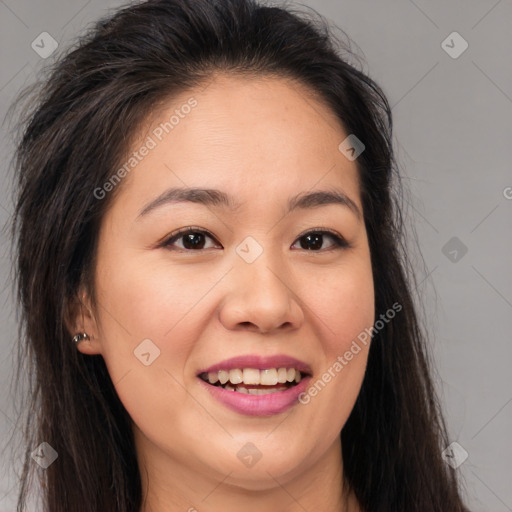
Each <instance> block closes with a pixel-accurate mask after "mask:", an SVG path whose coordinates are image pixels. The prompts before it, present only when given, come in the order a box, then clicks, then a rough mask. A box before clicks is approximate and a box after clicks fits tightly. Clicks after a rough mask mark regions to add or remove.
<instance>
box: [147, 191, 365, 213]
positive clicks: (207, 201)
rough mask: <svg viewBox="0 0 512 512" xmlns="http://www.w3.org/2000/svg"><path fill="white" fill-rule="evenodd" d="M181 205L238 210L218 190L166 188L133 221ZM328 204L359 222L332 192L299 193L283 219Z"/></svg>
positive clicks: (344, 197)
mask: <svg viewBox="0 0 512 512" xmlns="http://www.w3.org/2000/svg"><path fill="white" fill-rule="evenodd" d="M184 202H189V203H197V204H202V205H204V206H209V207H212V208H224V209H229V210H231V211H232V212H234V211H236V210H237V209H238V208H240V207H241V206H242V204H241V203H237V202H235V201H234V199H233V198H232V197H231V196H230V195H228V194H226V193H225V192H223V191H222V190H218V189H211V188H208V189H205V188H170V189H168V190H166V191H165V192H163V193H162V194H161V195H159V196H158V197H157V198H156V199H154V200H152V201H150V202H149V203H148V204H146V205H145V206H144V208H142V210H141V211H140V213H139V215H138V216H137V219H140V218H141V217H144V216H145V215H147V214H148V213H149V212H151V211H153V210H155V209H157V208H159V207H161V206H163V205H167V204H174V203H184ZM331 204H338V205H341V206H344V207H347V208H349V209H350V210H351V211H352V213H354V214H355V215H356V217H357V218H358V219H361V218H362V214H361V211H360V209H359V208H358V206H357V205H356V204H355V202H354V201H352V199H350V197H348V196H347V195H346V194H344V193H343V192H341V191H340V190H336V189H331V190H315V191H313V192H302V193H299V194H297V195H295V196H293V197H291V198H289V200H288V205H287V210H286V212H285V215H286V214H288V213H290V212H292V211H294V210H306V209H313V208H318V207H320V206H326V205H331Z"/></svg>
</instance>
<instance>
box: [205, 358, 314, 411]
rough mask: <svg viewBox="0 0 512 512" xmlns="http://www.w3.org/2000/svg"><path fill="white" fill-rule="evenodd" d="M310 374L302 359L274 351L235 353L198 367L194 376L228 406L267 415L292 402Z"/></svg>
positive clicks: (280, 409)
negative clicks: (206, 365) (202, 367)
mask: <svg viewBox="0 0 512 512" xmlns="http://www.w3.org/2000/svg"><path fill="white" fill-rule="evenodd" d="M311 374H312V372H311V368H310V366H309V365H308V364H307V363H305V362H304V361H300V360H298V359H295V358H293V357H289V356H285V355H277V356H272V357H261V356H239V357H234V358H231V359H228V360H225V361H222V362H220V363H217V364H215V365H212V366H209V367H208V368H204V369H202V370H200V371H199V372H198V374H197V376H198V377H199V378H200V379H201V382H203V383H204V384H205V385H206V386H207V389H208V390H209V391H210V393H211V394H212V396H214V397H215V398H217V399H218V400H220V401H221V402H222V403H224V404H225V405H227V406H228V407H230V408H231V409H233V410H236V411H237V412H240V413H242V414H251V415H254V414H256V415H268V414H276V413H278V412H282V411H283V410H285V409H286V408H288V407H290V406H291V405H293V404H294V403H295V402H296V398H297V396H298V394H299V393H300V392H301V391H302V390H303V388H304V386H305V385H306V381H309V380H310V377H311Z"/></svg>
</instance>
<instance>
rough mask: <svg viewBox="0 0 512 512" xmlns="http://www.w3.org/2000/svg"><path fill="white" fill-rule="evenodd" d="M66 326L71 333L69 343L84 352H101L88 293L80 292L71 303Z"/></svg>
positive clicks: (93, 353)
mask: <svg viewBox="0 0 512 512" xmlns="http://www.w3.org/2000/svg"><path fill="white" fill-rule="evenodd" d="M80 297H81V298H80ZM66 327H67V329H68V331H69V333H70V337H69V343H71V344H73V345H75V346H76V348H77V350H79V351H80V352H81V353H82V354H88V355H95V354H101V343H100V341H99V337H98V328H97V322H96V320H95V318H94V315H93V313H92V310H91V308H90V304H89V300H88V297H87V294H86V293H84V292H82V293H80V295H79V296H78V297H77V298H76V300H75V301H74V302H73V303H72V304H70V305H69V307H68V313H67V315H66Z"/></svg>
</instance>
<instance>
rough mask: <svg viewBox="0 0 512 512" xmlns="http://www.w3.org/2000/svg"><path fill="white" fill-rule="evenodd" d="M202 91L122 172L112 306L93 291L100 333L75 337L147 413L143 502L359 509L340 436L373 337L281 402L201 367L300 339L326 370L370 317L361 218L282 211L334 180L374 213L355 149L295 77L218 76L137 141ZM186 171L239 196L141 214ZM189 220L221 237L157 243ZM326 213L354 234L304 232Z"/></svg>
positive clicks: (110, 238) (338, 211) (112, 237)
mask: <svg viewBox="0 0 512 512" xmlns="http://www.w3.org/2000/svg"><path fill="white" fill-rule="evenodd" d="M191 97H193V98H195V100H197V106H195V107H194V108H193V109H191V111H190V113H189V114H188V115H186V116H184V117H183V118H182V119H180V121H179V124H178V125H176V126H175V127H174V129H173V130H172V131H170V132H169V133H168V134H165V136H164V137H163V138H162V140H161V141H157V142H158V144H157V146H156V147H155V148H153V149H151V150H150V151H149V152H148V154H147V156H145V157H144V159H143V160H142V161H140V162H139V163H138V165H137V166H136V167H134V168H133V169H132V170H131V172H130V173H129V175H127V177H126V178H124V180H123V183H122V189H121V190H120V191H119V192H120V193H119V196H118V197H117V198H116V200H115V201H114V203H113V205H112V207H111V208H110V209H109V211H108V212H107V214H106V215H105V217H104V219H103V222H102V225H101V230H100V238H99V246H98V259H97V267H96V273H95V285H96V293H97V298H98V302H99V307H98V309H97V310H95V311H94V310H93V309H92V307H90V303H89V304H88V299H87V296H86V295H83V297H84V303H85V304H86V306H88V307H86V309H85V311H84V318H83V320H82V314H80V315H79V316H77V318H76V325H75V329H76V330H77V331H78V330H81V329H82V328H85V330H86V332H88V333H89V334H90V335H91V336H92V337H93V339H92V340H91V341H82V342H81V343H80V344H79V345H78V350H80V351H81V352H82V353H84V354H101V355H102V356H103V358H104V359H105V362H106V364H107V367H108V370H109V373H110V376H111V378H112V381H113V383H114V385H115V387H116V390H117V393H118V394H119V397H120V399H121V401H122V402H123V404H124V406H125V407H126V409H127V411H128V412H129V414H130V416H131V418H132V420H133V429H134V434H135V440H136V449H137V457H138V460H139V466H140V469H141V476H142V482H143V490H144V496H145V504H144V506H143V507H142V509H141V512H149V511H151V512H164V511H165V512H173V511H186V510H189V511H193V510H197V511H201V512H203V511H207V512H208V511H209V512H213V511H220V510H235V509H237V510H245V511H248V512H252V511H260V510H262V509H265V510H271V511H285V512H294V511H303V510H304V509H306V510H324V511H340V510H343V511H351V512H353V511H357V510H359V507H358V505H357V502H356V500H355V498H354V496H353V495H352V494H350V493H345V492H342V490H341V486H340V482H341V479H342V474H343V465H342V458H341V443H340V438H339V433H340V430H341V429H342V427H343V425H344V424H345V422H346V420H347V418H348V416H349V414H350V412H351V410H352V408H353V405H354V402H355V400H356V398H357V395H358V393H359V389H360V386H361V382H362V379H363V376H364V371H365V367H366V361H367V354H368V346H366V347H364V346H363V348H362V350H361V351H360V352H359V353H358V354H357V355H355V356H354V358H353V359H352V360H351V361H350V362H349V363H348V364H347V365H346V366H345V367H344V368H343V370H342V371H340V372H338V373H337V374H336V376H335V377H334V378H332V380H331V382H329V383H328V384H327V385H326V386H325V388H324V389H322V391H321V392H319V393H318V395H317V396H315V397H314V398H312V399H311V401H310V403H308V404H307V405H303V404H300V403H297V404H296V405H294V406H293V407H292V408H290V409H288V410H287V411H285V412H284V413H281V414H276V415H272V416H264V417H258V416H247V415H243V414H240V413H237V412H234V411H232V410H230V409H228V408H226V407H225V406H224V405H222V404H220V403H219V402H217V401H216V400H214V399H213V398H211V397H210V395H209V393H208V392H207V391H206V390H205V389H204V387H203V385H202V384H201V382H199V380H198V377H197V376H196V374H197V372H198V371H199V370H200V369H202V368H205V367H207V366H210V365H212V364H214V363H217V362H219V361H222V360H224V359H227V358H230V357H233V356H238V355H247V354H259V355H275V354H286V355H289V356H292V357H295V358H298V359H300V360H302V361H305V362H306V363H308V364H309V365H310V366H311V368H312V370H313V380H316V378H319V377H320V376H321V375H322V374H323V373H324V372H325V371H326V370H327V368H329V367H332V365H333V363H334V362H335V361H336V360H337V357H338V356H339V355H343V354H344V353H345V352H346V351H347V350H348V349H349V348H350V346H351V343H352V342H353V340H355V339H356V337H357V335H358V334H359V333H361V332H362V331H364V329H365V328H370V327H371V326H372V325H373V322H374V290H373V279H372V269H371V262H370V252H369V246H368V240H367V235H366V230H365V226H364V221H363V219H362V217H361V218H358V217H357V216H356V215H355V214H354V213H353V212H352V211H351V210H350V209H349V208H347V207H343V206H340V205H335V204H331V205H325V206H320V207H317V208H314V209H308V210H297V211H295V212H292V213H288V214H287V215H284V212H285V206H286V203H287V201H288V198H289V197H290V196H293V195H295V194H297V193H299V192H310V191H312V190H325V189H330V188H337V189H338V190H341V191H343V192H344V193H345V194H346V195H348V196H349V197H350V198H351V199H352V200H353V201H354V202H355V203H356V205H357V206H358V207H359V210H360V211H361V212H362V204H361V199H360V189H359V183H358V174H357V167H356V162H355V161H350V160H348V159H347V158H346V157H345V156H344V155H343V154H342V153H341V152H340V151H339V150H338V145H339V144H340V143H341V142H342V141H343V140H344V139H345V138H346V136H347V135H348V133H346V132H345V131H344V129H343V127H342V126H341V125H340V123H339V122H338V120H337V118H336V117H335V116H334V114H333V113H332V112H331V111H330V109H329V108H328V107H327V106H325V105H324V104H323V103H321V102H319V101H318V100H317V99H315V98H314V97H313V95H312V94H311V93H310V92H309V91H308V90H307V89H305V88H304V87H302V86H300V85H298V84H297V83H294V82H291V81H289V80H286V79H283V78H276V77H267V78H263V77H258V78H248V77H234V76H229V75H216V76H215V77H214V79H213V80H212V81H211V82H210V83H209V84H208V86H207V87H202V88H198V89H194V90H190V91H187V92H185V93H183V94H181V95H180V96H178V97H176V98H173V100H172V101H169V102H167V103H165V104H164V105H163V106H162V108H160V109H159V110H158V111H157V112H155V113H154V115H153V116H152V117H151V118H149V119H148V122H147V124H146V126H145V127H144V129H143V130H142V132H141V136H140V140H138V141H137V142H136V143H135V144H134V146H133V150H136V149H137V148H140V147H141V145H142V144H143V143H144V140H146V138H147V136H148V135H151V134H152V130H154V129H155V127H157V126H158V125H159V123H161V122H163V121H166V120H168V119H169V117H170V116H171V115H172V113H173V112H174V111H175V109H177V108H180V106H181V105H183V104H185V103H186V102H187V100H189V99H190V98H191ZM153 138H155V137H153ZM155 140H156V139H155ZM176 186H177V187H185V186H189V187H191V186H197V187H205V188H217V189H220V190H223V191H225V192H226V193H228V194H230V195H232V196H233V198H234V199H235V200H236V201H238V202H240V203H241V206H240V207H239V208H238V209H237V210H236V212H232V211H230V210H229V209H227V208H222V207H213V206H208V207H206V206H204V205H200V204H193V203H179V204H178V203H177V204H167V205H164V206H161V207H159V208H157V209H155V210H153V211H152V212H150V213H148V214H147V215H145V216H143V217H142V218H140V219H137V216H138V214H139V212H140V211H141V210H142V208H143V207H144V206H145V205H146V204H147V203H148V202H150V201H151V200H153V199H154V198H156V197H157V196H159V195H160V194H161V193H162V192H164V191H165V190H166V189H168V188H170V187H176ZM187 226H194V227H197V228H201V229H203V230H205V231H207V232H209V233H211V235H212V238H209V237H208V236H205V237H204V238H203V239H202V240H203V242H202V243H203V244H204V245H202V246H201V247H202V248H201V249H188V252H186V251H187V250H186V249H184V248H183V247H184V245H183V244H184V243H186V241H185V240H184V238H183V237H182V238H179V239H177V240H176V241H175V242H174V246H175V250H172V248H169V247H168V248H165V247H158V244H159V242H161V241H163V240H164V239H165V238H166V237H168V236H169V235H170V234H171V233H173V232H174V231H176V230H178V229H180V228H184V227H187ZM314 228H327V229H331V230H334V231H336V232H338V233H339V234H340V235H342V236H343V237H344V238H345V239H346V240H347V242H348V243H349V244H351V247H349V248H336V246H335V245H334V241H333V240H332V239H331V238H330V236H328V235H324V236H323V245H321V246H320V248H316V247H315V248H314V249H312V250H307V249H305V248H304V247H307V240H306V241H304V242H303V244H305V245H301V240H304V238H303V236H302V234H303V232H305V231H309V230H312V229H314ZM318 231H319V230H318V229H317V230H316V232H318ZM199 236H200V235H199ZM248 236H251V237H253V238H254V239H255V240H256V241H257V242H258V244H259V245H260V246H261V248H262V249H263V252H262V254H261V255H260V256H259V257H258V258H257V259H256V260H255V261H254V262H252V263H250V264H249V263H247V262H246V261H245V260H244V259H243V258H241V257H240V256H239V255H238V254H237V252H236V250H235V249H236V247H237V246H238V245H239V244H240V243H241V242H242V241H243V240H244V239H245V238H246V237H248ZM196 237H197V235H196ZM200 240H201V238H200ZM320 243H321V242H320ZM188 247H190V245H189V246H188ZM180 249H181V252H180ZM82 322H83V323H82ZM144 339H150V340H151V341H152V343H154V344H155V345H156V346H157V347H158V349H159V350H160V355H159V356H158V357H157V358H156V359H155V360H154V361H153V362H152V363H151V364H150V365H148V366H146V365H144V364H142V363H141V361H140V360H139V359H138V358H137V357H135V355H134V351H135V350H136V349H137V347H138V346H139V344H140V343H141V342H142V340H144ZM248 442H251V443H253V444H254V445H255V446H256V447H257V449H258V450H259V452H260V453H261V459H260V460H259V461H258V462H257V463H256V464H254V465H253V466H251V467H246V465H245V464H243V463H242V462H241V460H240V459H239V458H238V457H237V453H238V451H239V450H240V449H241V448H242V447H243V446H244V445H245V444H246V443H248Z"/></svg>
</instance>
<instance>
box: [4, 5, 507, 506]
mask: <svg viewBox="0 0 512 512" xmlns="http://www.w3.org/2000/svg"><path fill="white" fill-rule="evenodd" d="M304 4H305V5H308V6H310V7H313V8H314V9H315V10H317V11H319V12H320V13H321V14H323V15H324V16H326V17H327V18H328V19H330V20H332V22H333V23H335V24H336V25H338V26H339V27H341V28H342V29H343V30H344V31H345V32H346V33H347V34H348V35H349V36H350V37H351V38H352V39H353V40H354V41H355V43H356V44H357V45H358V46H359V53H360V54H361V55H362V57H363V58H364V59H365V60H366V62H367V66H366V71H368V72H369V73H370V75H371V76H372V77H373V78H374V79H375V80H376V81H377V82H378V83H379V84H380V85H381V86H382V87H383V89H384V91H385V93H386V94H387V96H388V98H389V101H390V104H391V105H392V107H393V114H394V123H395V146H396V151H397V156H398V160H399V163H400V165H401V169H402V172H403V173H404V178H405V179H404V183H405V185H406V187H407V188H408V190H409V192H408V196H406V197H407V205H408V207H407V209H406V211H405V214H406V217H407V219H408V223H409V224H410V225H411V228H410V229H411V230H415V231H416V234H417V238H418V241H419V248H420V250H421V252H422V254H423V257H424V259H425V263H426V267H427V268H426V269H425V268H424V267H423V266H422V265H421V264H419V263H418V265H417V269H418V283H420V284H419V286H418V289H417V292H418V296H419V298H420V300H421V302H422V304H423V305H424V308H425V317H424V322H425V325H426V328H427V329H428V331H429V334H430V340H431V343H432V347H433V353H434V356H435V359H436V362H437V365H438V369H439V376H438V378H437V383H438V386H439V389H440V392H441V393H442V396H443V401H444V407H445V410H446V417H447V421H448V426H449V432H450V440H451V441H457V442H458V443H459V444H460V445H461V446H462V447H463V448H464V449H465V450H466V451H467V453H468V454H469V456H468V458H467V460H465V462H464V463H463V464H461V465H460V466H459V467H458V469H457V471H458V472H460V473H461V475H462V477H463V483H464V484H465V488H466V491H467V502H468V504H469V505H470V507H471V509H472V511H473V512H478V511H492V512H503V511H507V510H509V511H512V488H511V486H510V483H511V480H512V479H511V477H512V462H511V461H512V443H511V442H510V440H509V436H510V432H512V403H511V402H512V385H511V384H512V377H511V374H512V372H511V371H510V363H511V359H512V358H511V356H512V343H511V334H510V333H511V330H510V322H509V320H510V318H511V317H512V315H511V313H512V271H511V265H510V261H511V257H510V256H511V245H512V244H511V233H512V229H511V228H512V188H508V187H512V172H511V161H512V149H511V148H512V144H511V136H512V129H511V123H510V119H511V116H512V60H511V57H510V56H511V55H512V3H511V2H510V0H508V1H506V0H500V1H496V0H485V1H478V2H477V1H475V0H471V1H468V0H464V1H462V0H461V1H450V2H445V1H442V0H435V1H430V2H427V1H426V0H416V1H414V2H413V1H412V0H409V1H408V0H400V1H399V0H393V1H391V0H386V1H381V2H369V1H367V0H365V1H362V0H342V1H341V0H336V1H334V0H309V1H307V2H304ZM118 5H121V3H120V2H114V1H109V2H105V1H100V0H89V1H88V2H87V1H85V0H73V1H66V2H64V1H63V0H51V1H49V0H46V1H40V2H37V4H35V3H34V2H31V1H30V0H18V1H15V0H5V1H4V0H0V16H1V18H0V19H1V22H0V34H1V35H0V37H1V40H0V42H1V44H0V52H1V53H0V70H1V78H0V105H1V115H2V119H4V115H5V113H6V112H7V108H8V105H10V104H11V102H12V101H13V99H14V97H15V95H16V93H17V92H18V91H19V90H20V88H21V87H22V86H24V85H27V84H29V83H31V82H33V81H34V79H35V77H36V73H37V72H38V70H40V69H41V67H42V65H43V64H45V63H50V62H52V61H53V60H54V59H55V57H56V56H57V55H59V54H60V51H61V50H62V49H64V48H65V47H66V45H67V43H68V42H69V41H71V40H72V39H73V38H74V37H75V36H76V35H77V34H78V33H79V32H81V31H83V30H84V29H85V28H86V27H87V26H89V24H90V23H91V22H93V21H94V20H96V19H97V18H98V17H99V16H101V15H103V14H104V13H106V12H107V10H108V9H112V8H114V7H116V6H118ZM292 5H293V4H292ZM454 31H456V32H458V33H459V34H460V35H461V36H462V37H463V38H464V39H465V40H466V41H467V43H468V44H469V46H468V48H467V50H466V51H464V52H463V53H462V54H461V55H460V56H458V57H457V58H452V57H451V56H450V55H449V54H448V53H447V52H446V51H445V49H444V48H445V45H446V44H448V45H449V46H452V47H453V48H452V50H451V51H452V52H453V51H457V50H459V49H460V48H461V45H460V41H459V40H457V39H454V40H453V42H452V41H451V40H450V38H449V39H448V41H447V43H445V45H442V42H443V41H444V40H445V39H446V38H447V37H448V36H449V35H450V34H451V33H452V32H454ZM42 32H48V33H50V34H51V35H52V36H53V37H54V38H55V39H56V40H57V41H58V43H59V48H58V50H57V51H56V52H55V54H53V55H52V56H51V57H50V58H48V59H46V60H44V59H42V58H41V57H40V56H39V55H38V54H37V53H36V52H35V51H34V50H33V49H32V48H31V43H32V41H34V40H35V39H36V37H37V36H39V34H41V33H42ZM452 39H453V36H452ZM356 49H357V48H356ZM8 129H9V125H8V124H7V123H6V122H4V124H3V126H2V132H1V137H2V139H1V144H2V162H1V165H2V167H1V171H0V180H1V183H2V188H1V190H2V192H1V195H0V222H2V223H5V222H7V221H8V220H9V217H10V214H11V212H12V197H11V195H10V193H9V184H10V179H11V174H10V173H11V171H10V169H9V161H10V158H11V156H12V143H11V139H10V136H9V133H8ZM411 237H412V235H411ZM453 237H456V240H452V241H451V242H450V240H451V239H452V238H453ZM1 244H2V251H1V258H2V260H1V261H0V272H1V286H0V290H1V304H2V308H1V312H0V322H1V326H2V329H1V334H0V348H1V351H0V450H3V449H4V447H5V449H6V450H5V451H1V452H0V456H1V460H0V512H10V511H14V500H15V490H16V487H15V486H16V481H15V478H14V472H13V468H14V464H13V463H12V462H11V461H10V460H9V453H10V452H9V448H10V447H11V446H10V445H11V444H12V442H13V441H12V440H11V439H10V435H11V431H12V429H13V426H14V419H15V411H14V409H13V405H12V398H11V397H10V395H9V383H10V376H11V368H12V366H13V347H14V346H15V343H16V319H15V315H14V307H13V299H12V294H11V284H10V269H11V267H10V260H9V254H8V244H9V241H8V238H7V237H6V235H5V234H2V240H1ZM446 244H448V245H446ZM464 247H466V248H467V252H466V253H465V254H463V250H464ZM454 250H455V251H456V253H455V252H453V251H454ZM453 260H455V261H453ZM418 261H419V260H418ZM507 320H508V321H507ZM507 434H508V435H507Z"/></svg>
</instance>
